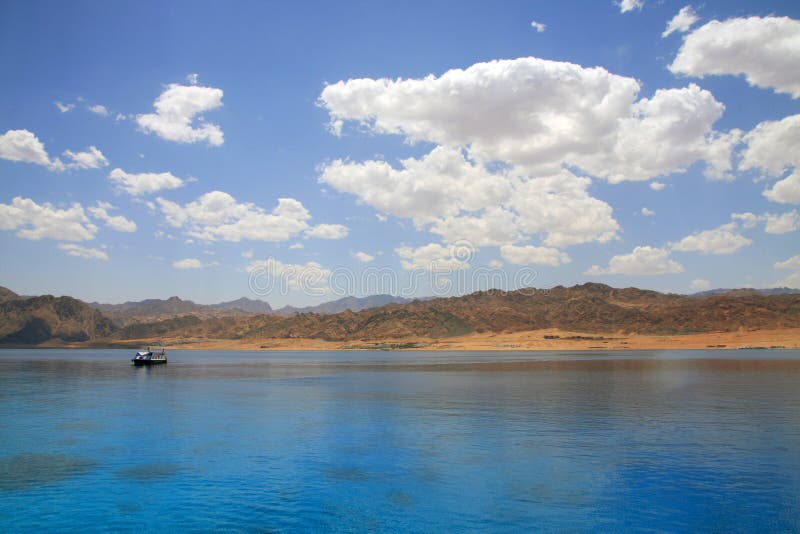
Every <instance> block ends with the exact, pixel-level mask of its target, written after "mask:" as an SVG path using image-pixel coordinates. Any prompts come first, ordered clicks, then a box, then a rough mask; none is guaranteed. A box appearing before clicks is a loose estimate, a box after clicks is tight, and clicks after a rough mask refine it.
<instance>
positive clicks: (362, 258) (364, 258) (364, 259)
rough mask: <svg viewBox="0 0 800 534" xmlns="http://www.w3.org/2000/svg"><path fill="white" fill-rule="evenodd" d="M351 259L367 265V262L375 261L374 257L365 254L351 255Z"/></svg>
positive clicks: (356, 253)
mask: <svg viewBox="0 0 800 534" xmlns="http://www.w3.org/2000/svg"><path fill="white" fill-rule="evenodd" d="M353 257H354V258H355V259H357V260H358V261H361V262H364V263H369V262H371V261H373V260H375V256H373V255H371V254H367V253H366V252H355V253H354V254H353Z"/></svg>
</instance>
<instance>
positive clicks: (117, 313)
mask: <svg viewBox="0 0 800 534" xmlns="http://www.w3.org/2000/svg"><path fill="white" fill-rule="evenodd" d="M234 304H235V305H234ZM91 306H93V307H94V308H96V309H98V310H100V311H101V312H103V314H105V315H106V316H108V317H109V318H111V319H112V320H113V321H114V322H115V323H117V324H119V325H120V326H126V325H129V324H131V323H141V322H152V321H160V320H164V319H172V318H176V317H183V316H187V315H194V316H197V317H202V318H211V317H227V316H232V315H246V314H249V313H269V311H271V308H270V307H269V304H267V303H266V302H262V301H255V300H250V299H247V298H241V299H239V300H235V301H232V302H224V303H221V304H212V305H208V304H196V303H194V302H192V301H191V300H183V299H181V298H179V297H170V298H168V299H166V300H163V299H146V300H140V301H129V302H124V303H122V304H100V303H97V302H93V303H91ZM245 308H248V309H245ZM255 308H258V311H251V310H253V309H255Z"/></svg>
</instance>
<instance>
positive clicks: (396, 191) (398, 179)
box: [320, 147, 619, 246]
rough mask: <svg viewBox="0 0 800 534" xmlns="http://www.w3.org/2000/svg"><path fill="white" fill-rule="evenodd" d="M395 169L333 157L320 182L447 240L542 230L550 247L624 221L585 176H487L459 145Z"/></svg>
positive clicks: (482, 241)
mask: <svg viewBox="0 0 800 534" xmlns="http://www.w3.org/2000/svg"><path fill="white" fill-rule="evenodd" d="M400 163H401V165H402V168H401V169H399V170H398V169H395V168H393V167H392V166H391V165H389V164H388V163H386V162H382V161H366V162H364V163H349V162H344V161H341V160H336V161H334V162H332V163H331V164H329V165H326V166H325V167H323V169H322V174H321V176H320V181H321V182H323V183H327V184H329V185H330V186H332V187H333V188H334V189H336V190H338V191H342V192H347V193H352V194H354V195H356V196H358V197H359V198H360V200H361V201H362V202H364V203H366V204H369V205H370V206H373V207H374V208H376V209H378V210H379V211H382V212H385V213H391V214H393V215H396V216H399V217H408V218H411V219H412V220H413V221H414V223H415V225H416V226H417V227H418V228H424V227H429V228H430V231H431V232H433V233H436V234H438V235H440V236H442V238H443V239H444V240H445V241H447V242H455V241H457V240H459V239H467V240H469V241H471V242H473V243H474V244H475V245H478V246H482V245H498V244H510V243H514V242H516V241H519V240H521V239H523V238H525V236H527V235H538V234H542V235H543V236H544V240H545V242H546V243H547V244H548V245H552V246H564V245H570V244H576V243H586V242H591V241H600V242H606V241H609V240H610V239H613V238H614V237H615V236H616V232H617V231H618V229H619V225H618V224H617V222H616V221H615V220H614V218H613V213H612V208H611V206H609V205H608V204H607V203H605V202H603V201H601V200H598V199H596V198H593V197H592V196H590V195H589V194H588V192H587V189H588V187H589V186H590V185H591V180H589V179H588V178H579V177H577V176H575V175H574V174H572V173H571V172H569V171H566V170H563V171H561V172H559V173H557V174H556V175H554V176H549V177H540V178H532V179H531V178H527V177H519V176H515V175H514V174H513V173H511V172H510V171H509V172H498V173H490V172H488V171H487V170H486V169H485V168H484V167H483V166H481V165H479V164H476V163H472V162H470V161H468V160H467V159H465V157H464V154H463V153H462V152H461V151H460V150H459V149H455V148H448V147H437V148H435V149H433V150H432V151H431V152H430V153H429V154H427V155H425V156H423V157H422V158H420V159H415V158H408V159H405V160H402V161H401V162H400Z"/></svg>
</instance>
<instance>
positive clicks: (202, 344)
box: [62, 329, 800, 351]
mask: <svg viewBox="0 0 800 534" xmlns="http://www.w3.org/2000/svg"><path fill="white" fill-rule="evenodd" d="M155 343H163V344H164V345H165V346H166V347H167V348H169V349H203V350H374V349H384V350H459V351H461V350H463V351H466V350H497V351H503V350H625V349H631V350H658V349H712V348H713V349H740V348H745V347H766V348H787V349H798V348H800V329H780V330H748V331H738V332H710V333H703V334H688V335H638V334H622V333H618V334H609V333H605V334H598V333H586V332H565V331H562V330H532V331H527V332H514V333H507V334H506V333H500V334H489V333H483V334H469V335H466V336H458V337H452V338H444V339H425V338H420V339H407V338H404V339H389V340H380V341H377V340H363V341H347V342H342V341H324V340H320V339H258V340H252V339H248V340H231V339H163V340H154V339H147V340H126V341H124V342H114V343H95V344H93V345H94V346H106V347H108V346H117V347H134V346H136V347H138V346H145V345H148V344H155ZM62 346H63V345H62ZM70 346H74V347H79V346H83V347H85V346H87V345H85V344H74V345H70Z"/></svg>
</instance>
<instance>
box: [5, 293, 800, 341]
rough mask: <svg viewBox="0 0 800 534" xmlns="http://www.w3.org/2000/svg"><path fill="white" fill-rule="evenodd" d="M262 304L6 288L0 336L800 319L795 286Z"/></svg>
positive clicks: (411, 331) (749, 326) (793, 323)
mask: <svg viewBox="0 0 800 534" xmlns="http://www.w3.org/2000/svg"><path fill="white" fill-rule="evenodd" d="M261 309H264V310H271V309H270V308H269V305H268V304H267V303H266V302H263V301H254V300H250V299H239V300H237V301H232V302H226V303H221V304H217V305H200V304H195V303H193V302H191V301H185V300H182V299H179V298H177V297H172V298H169V299H166V300H157V299H153V300H145V301H140V302H127V303H124V304H116V305H102V304H91V305H90V304H86V303H84V302H81V301H79V300H77V299H74V298H71V297H54V296H50V295H45V296H41V297H21V296H19V295H16V294H15V293H14V292H12V291H10V290H8V289H5V288H0V343H3V344H6V345H8V344H39V343H44V342H50V343H51V344H52V343H59V342H80V341H90V340H95V341H96V340H103V339H105V340H108V341H109V342H119V341H124V340H146V339H147V340H150V339H151V340H153V341H154V342H155V341H157V340H158V339H162V338H170V339H198V338H199V339H237V340H242V339H245V340H257V339H268V338H284V339H285V338H308V339H321V340H327V341H359V340H361V341H363V340H384V339H409V338H444V337H452V336H459V335H463V334H469V333H485V332H487V333H513V332H522V331H530V330H541V329H561V330H565V331H573V332H610V333H616V332H624V333H641V334H670V335H672V334H691V333H700V332H715V331H736V330H742V329H745V330H753V329H781V328H800V294H799V293H797V292H785V291H781V292H778V293H777V294H772V293H767V294H762V293H761V292H759V291H755V290H732V291H728V292H726V293H721V294H716V293H712V294H708V295H705V296H703V295H699V296H687V295H676V294H664V293H659V292H656V291H648V290H642V289H637V288H624V289H618V288H613V287H610V286H607V285H604V284H596V283H587V284H583V285H577V286H573V287H563V286H557V287H554V288H552V289H542V290H537V289H532V288H528V289H522V290H517V291H500V290H490V291H479V292H476V293H471V294H469V295H464V296H459V297H449V298H436V299H428V300H414V301H410V302H409V301H407V300H406V299H397V298H396V297H390V296H384V295H379V296H375V297H366V298H361V299H359V298H352V297H348V298H345V299H340V300H339V301H334V302H332V303H326V305H321V306H316V307H311V308H289V309H288V310H287V309H286V308H283V309H281V310H278V311H277V312H271V313H258V310H261ZM252 310H255V311H252Z"/></svg>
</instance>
